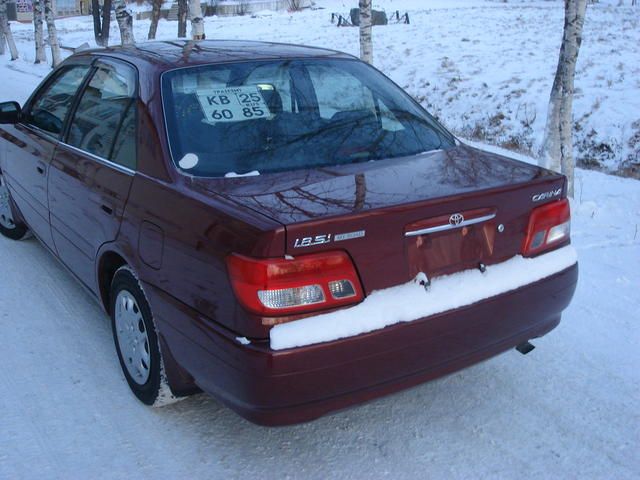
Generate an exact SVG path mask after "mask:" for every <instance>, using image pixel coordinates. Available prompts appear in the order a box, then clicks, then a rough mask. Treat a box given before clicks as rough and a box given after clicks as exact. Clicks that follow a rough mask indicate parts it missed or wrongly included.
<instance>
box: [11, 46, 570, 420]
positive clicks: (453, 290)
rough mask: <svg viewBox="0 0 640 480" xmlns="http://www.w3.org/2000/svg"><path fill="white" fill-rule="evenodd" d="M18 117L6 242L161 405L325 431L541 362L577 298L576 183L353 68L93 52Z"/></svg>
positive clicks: (207, 53)
mask: <svg viewBox="0 0 640 480" xmlns="http://www.w3.org/2000/svg"><path fill="white" fill-rule="evenodd" d="M0 121H1V123H2V124H3V125H2V127H1V128H0V232H1V233H2V234H3V235H5V236H7V237H10V238H13V239H21V238H24V237H25V236H26V235H28V234H29V233H32V234H33V235H34V236H35V237H37V238H38V240H40V241H41V242H42V244H43V245H44V246H45V247H46V248H47V249H49V250H50V251H51V253H52V254H53V255H55V256H56V257H57V258H59V259H60V260H61V261H62V263H63V264H64V265H65V266H66V267H67V268H68V270H69V271H70V272H71V274H72V275H73V276H74V277H76V278H77V279H78V281H80V282H81V283H82V284H83V285H84V286H85V287H86V288H87V290H88V291H89V292H91V294H92V295H94V296H95V298H96V299H97V301H98V302H100V304H101V305H102V306H103V307H104V309H105V310H106V311H107V312H108V313H109V315H110V316H111V320H112V325H113V334H114V340H115V346H116V350H117V354H118V357H119V359H120V364H121V365H122V371H123V372H124V376H125V377H126V379H127V382H128V383H129V385H130V387H131V389H132V391H133V392H134V393H135V395H136V396H137V397H138V398H139V399H140V400H141V401H143V402H144V403H146V404H149V405H160V404H164V403H167V402H168V401H170V400H173V399H175V398H178V397H181V396H185V395H188V394H190V393H193V392H196V391H199V390H204V391H205V392H208V393H210V394H211V395H214V396H215V397H217V398H218V399H220V400H221V401H223V402H224V403H225V404H227V405H229V406H230V407H231V408H232V409H234V410H235V411H237V412H238V413H239V414H240V415H242V416H244V417H246V418H248V419H249V420H251V421H254V422H257V423H262V424H271V425H274V424H287V423H294V422H300V421H305V420H310V419H313V418H316V417H318V416H320V415H323V414H325V413H327V412H329V411H332V410H335V409H340V408H344V407H346V406H348V405H352V404H355V403H359V402H362V401H365V400H368V399H371V398H374V397H377V396H380V395H383V394H386V393H390V392H393V391H396V390H399V389H401V388H405V387H409V386H412V385H415V384H417V383H420V382H423V381H425V380H428V379H432V378H435V377H438V376H441V375H444V374H446V373H449V372H452V371H455V370H457V369H460V368H463V367H465V366H468V365H470V364H473V363H475V362H478V361H480V360H483V359H485V358H488V357H490V356H492V355H495V354H497V353H499V352H502V351H504V350H506V349H509V348H512V347H515V346H519V347H520V350H523V351H524V350H525V349H526V348H528V347H529V348H530V344H528V343H527V342H528V340H530V339H532V338H535V337H539V336H541V335H544V334H545V333H547V332H548V331H550V330H551V329H553V328H554V327H555V326H556V325H558V322H559V321H560V315H561V312H562V310H563V309H564V308H565V307H566V306H567V305H568V304H569V302H570V300H571V297H572V296H573V292H574V289H575V286H576V281H577V275H578V266H577V258H576V254H575V251H574V249H573V248H572V247H571V246H570V226H569V225H570V223H569V220H570V213H569V204H568V202H567V200H566V182H565V178H564V177H563V176H562V175H559V174H557V173H554V172H551V171H548V170H544V169H541V168H538V167H535V166H531V165H527V164H524V163H521V162H518V161H515V160H512V159H508V158H504V157H501V156H498V155H495V154H490V153H487V152H484V151H480V150H477V149H474V148H471V147H469V146H465V145H463V144H461V143H460V142H459V141H458V140H457V139H456V138H455V137H454V136H453V135H452V134H450V133H449V132H448V131H447V130H446V129H445V128H444V127H443V126H442V125H440V124H439V123H438V122H437V121H436V120H435V119H434V118H433V117H432V116H430V115H429V114H428V113H427V112H426V111H424V110H423V109H422V108H421V107H420V105H418V104H417V103H416V102H415V101H413V100H412V99H411V97H409V96H408V95H407V94H406V93H405V92H403V91H402V90H401V89H400V88H399V87H398V86H396V85H395V84H394V83H393V82H391V81H390V80H389V79H388V78H386V77H385V76H384V75H382V74H381V73H380V72H378V71H377V70H375V69H374V68H372V67H370V66H368V65H366V64H364V63H362V62H360V61H359V60H357V59H355V58H353V57H351V56H349V55H346V54H343V53H339V52H335V51H330V50H322V49H317V48H310V47H303V46H294V45H282V44H274V43H259V42H240V41H203V42H198V43H192V42H184V41H175V42H155V43H149V44H140V45H137V46H132V47H126V48H110V49H106V50H94V51H86V52H82V53H79V54H75V55H73V56H71V57H70V58H68V59H67V60H66V61H65V62H64V63H63V64H62V65H61V66H60V67H59V68H57V69H55V70H54V71H53V72H52V73H51V75H49V76H48V77H47V78H46V79H45V80H44V82H43V83H42V85H41V86H40V87H38V89H37V90H36V91H35V92H34V93H33V95H32V96H31V98H30V99H29V100H28V101H27V102H26V103H25V105H24V106H23V107H22V108H21V107H20V105H18V104H17V103H15V102H5V103H2V104H0Z"/></svg>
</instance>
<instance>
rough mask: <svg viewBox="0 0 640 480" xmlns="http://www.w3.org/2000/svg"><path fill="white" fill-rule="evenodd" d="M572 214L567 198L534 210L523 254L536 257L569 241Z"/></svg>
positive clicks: (530, 218)
mask: <svg viewBox="0 0 640 480" xmlns="http://www.w3.org/2000/svg"><path fill="white" fill-rule="evenodd" d="M570 232H571V212H570V210H569V201H568V200H567V199H566V198H565V199H563V200H558V201H557V202H553V203H548V204H547V205H543V206H542V207H538V208H535V209H533V211H532V212H531V216H530V217H529V226H528V227H527V236H526V237H525V239H524V245H523V247H522V254H523V255H525V256H531V255H536V254H538V253H540V252H542V251H544V250H547V249H549V248H552V247H554V246H556V245H559V244H561V243H563V242H566V241H567V240H569V235H570Z"/></svg>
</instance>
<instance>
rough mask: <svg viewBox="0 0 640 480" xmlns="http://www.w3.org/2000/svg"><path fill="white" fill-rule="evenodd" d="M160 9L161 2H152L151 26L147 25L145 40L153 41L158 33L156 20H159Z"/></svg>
mask: <svg viewBox="0 0 640 480" xmlns="http://www.w3.org/2000/svg"><path fill="white" fill-rule="evenodd" d="M161 8H162V0H153V4H152V7H151V25H149V34H148V35H147V40H155V38H156V32H157V31H158V20H160V9H161Z"/></svg>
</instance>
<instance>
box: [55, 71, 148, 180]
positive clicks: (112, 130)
mask: <svg viewBox="0 0 640 480" xmlns="http://www.w3.org/2000/svg"><path fill="white" fill-rule="evenodd" d="M135 99H136V74H135V71H134V69H133V68H132V67H129V66H126V65H117V66H115V65H112V64H98V68H97V69H96V70H95V72H94V73H93V76H92V78H91V80H90V81H89V83H88V84H87V87H86V88H85V90H84V92H83V93H82V97H81V98H80V101H79V102H78V107H77V108H76V111H75V113H74V115H73V118H72V119H71V125H70V127H69V135H68V137H67V143H68V144H69V145H73V146H74V147H77V148H79V149H81V150H84V151H86V152H89V153H92V154H94V155H97V156H99V157H101V158H105V159H109V160H112V161H114V162H117V163H119V164H121V165H124V166H127V167H129V168H135V164H136V159H135V153H136V152H135V140H136V134H135V133H136V132H135V130H136V121H135V117H136V115H135V111H136V105H135Z"/></svg>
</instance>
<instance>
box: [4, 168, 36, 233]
mask: <svg viewBox="0 0 640 480" xmlns="http://www.w3.org/2000/svg"><path fill="white" fill-rule="evenodd" d="M3 207H4V208H3ZM28 233H29V228H28V227H27V226H26V225H25V224H24V223H22V222H21V221H19V220H17V216H16V214H15V206H14V204H13V200H12V199H11V194H10V193H9V189H8V188H7V186H6V184H5V181H4V177H3V176H2V172H1V171H0V234H2V235H3V236H4V237H7V238H10V239H11V240H22V239H23V238H25V237H26V236H27V234H28Z"/></svg>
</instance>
